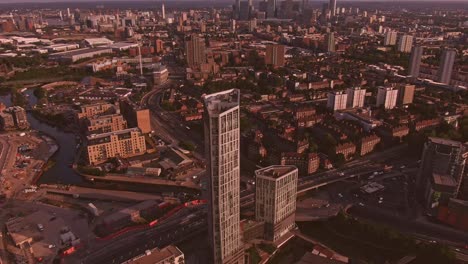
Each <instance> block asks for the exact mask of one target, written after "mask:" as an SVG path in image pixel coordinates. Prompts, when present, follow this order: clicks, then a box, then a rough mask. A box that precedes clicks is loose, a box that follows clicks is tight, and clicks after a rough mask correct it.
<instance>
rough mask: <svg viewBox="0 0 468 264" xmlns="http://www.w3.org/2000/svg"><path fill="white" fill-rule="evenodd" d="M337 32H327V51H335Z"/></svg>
mask: <svg viewBox="0 0 468 264" xmlns="http://www.w3.org/2000/svg"><path fill="white" fill-rule="evenodd" d="M335 47H336V43H335V33H334V32H330V33H328V34H327V51H328V52H335Z"/></svg>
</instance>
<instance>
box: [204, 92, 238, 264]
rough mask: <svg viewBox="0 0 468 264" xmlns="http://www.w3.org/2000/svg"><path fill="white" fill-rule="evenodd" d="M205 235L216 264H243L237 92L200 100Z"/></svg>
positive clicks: (215, 94) (213, 95)
mask: <svg viewBox="0 0 468 264" xmlns="http://www.w3.org/2000/svg"><path fill="white" fill-rule="evenodd" d="M203 102H204V106H205V112H204V118H203V119H204V124H205V125H204V126H205V152H206V158H207V163H208V164H207V173H208V178H209V188H208V191H209V207H208V208H209V209H208V211H209V213H208V232H209V237H210V242H211V246H212V250H213V251H212V252H213V263H215V264H228V263H229V264H243V263H244V250H243V245H242V241H241V230H240V125H239V123H240V122H239V121H240V109H239V103H240V91H239V90H238V89H231V90H227V91H223V92H219V93H214V94H210V95H204V96H203Z"/></svg>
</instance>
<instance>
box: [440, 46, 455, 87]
mask: <svg viewBox="0 0 468 264" xmlns="http://www.w3.org/2000/svg"><path fill="white" fill-rule="evenodd" d="M456 57H457V51H456V50H455V49H445V50H444V51H443V52H442V57H441V58H440V65H439V71H438V72H437V77H438V78H439V80H438V81H439V82H441V83H445V84H449V83H450V79H452V71H453V64H454V63H455V58H456Z"/></svg>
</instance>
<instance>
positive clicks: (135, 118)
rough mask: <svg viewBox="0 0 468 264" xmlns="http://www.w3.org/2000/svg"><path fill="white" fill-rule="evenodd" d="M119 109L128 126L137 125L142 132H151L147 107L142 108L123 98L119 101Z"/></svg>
mask: <svg viewBox="0 0 468 264" xmlns="http://www.w3.org/2000/svg"><path fill="white" fill-rule="evenodd" d="M120 110H121V112H122V115H123V116H124V117H125V119H126V120H127V123H128V126H129V127H138V128H139V129H140V131H141V133H144V134H146V133H149V132H151V119H150V111H149V109H147V108H142V107H140V106H138V105H136V104H134V103H133V102H131V101H130V100H128V99H127V98H125V99H123V100H121V101H120Z"/></svg>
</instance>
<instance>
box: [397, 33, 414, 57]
mask: <svg viewBox="0 0 468 264" xmlns="http://www.w3.org/2000/svg"><path fill="white" fill-rule="evenodd" d="M412 48H413V36H411V35H403V36H401V38H400V42H398V51H399V52H404V53H409V52H411V49H412Z"/></svg>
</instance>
